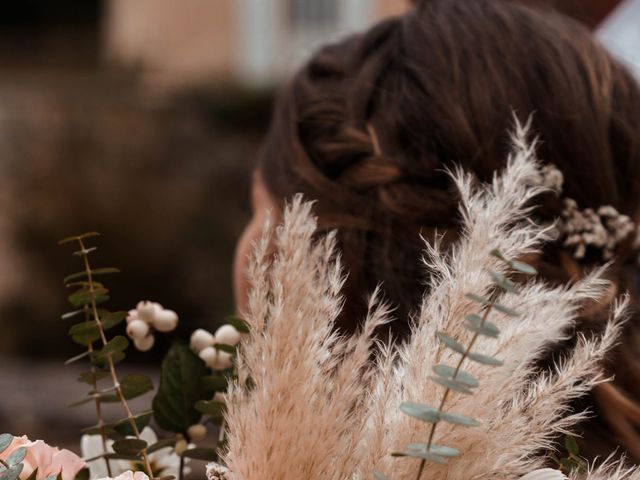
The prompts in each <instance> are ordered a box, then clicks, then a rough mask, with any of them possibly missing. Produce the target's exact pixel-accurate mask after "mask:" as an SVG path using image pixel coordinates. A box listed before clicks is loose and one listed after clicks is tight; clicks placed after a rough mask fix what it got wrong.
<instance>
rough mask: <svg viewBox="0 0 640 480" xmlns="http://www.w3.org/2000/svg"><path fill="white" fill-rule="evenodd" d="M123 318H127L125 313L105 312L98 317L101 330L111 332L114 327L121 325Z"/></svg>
mask: <svg viewBox="0 0 640 480" xmlns="http://www.w3.org/2000/svg"><path fill="white" fill-rule="evenodd" d="M125 318H127V312H105V313H104V314H102V315H100V322H101V323H102V329H103V330H105V331H107V330H111V329H112V328H113V327H115V326H116V325H119V324H120V323H122V321H123V320H124V319H125Z"/></svg>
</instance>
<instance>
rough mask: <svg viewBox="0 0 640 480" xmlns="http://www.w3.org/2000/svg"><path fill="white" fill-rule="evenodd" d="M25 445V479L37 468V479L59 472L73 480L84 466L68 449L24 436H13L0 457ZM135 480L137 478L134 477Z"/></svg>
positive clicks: (6, 456)
mask: <svg viewBox="0 0 640 480" xmlns="http://www.w3.org/2000/svg"><path fill="white" fill-rule="evenodd" d="M21 447H25V448H26V449H27V455H26V456H25V457H24V460H23V462H22V463H23V465H24V468H23V469H22V473H21V474H20V478H21V479H23V480H24V479H26V478H28V477H29V475H31V474H32V473H33V471H34V470H35V469H36V468H37V469H38V473H37V475H36V477H37V480H41V479H43V478H46V477H48V476H50V475H58V474H61V476H62V480H73V479H74V478H75V476H76V475H77V473H78V472H79V471H80V470H82V469H83V468H84V466H85V463H84V461H83V460H82V459H81V458H80V457H78V456H77V455H76V454H75V453H73V452H70V451H69V450H60V449H58V448H56V447H51V446H49V445H47V444H46V443H44V442H43V441H42V440H36V441H35V442H32V441H31V440H29V439H28V438H27V437H26V436H24V435H23V436H22V437H13V440H12V442H11V444H10V445H9V447H8V448H7V449H6V450H5V451H4V452H2V453H0V459H2V460H6V459H7V458H8V457H9V455H11V454H12V453H13V452H15V451H16V450H17V449H19V448H21ZM136 480H137V479H136Z"/></svg>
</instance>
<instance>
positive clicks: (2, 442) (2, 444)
mask: <svg viewBox="0 0 640 480" xmlns="http://www.w3.org/2000/svg"><path fill="white" fill-rule="evenodd" d="M12 441H13V435H11V434H10V433H3V434H1V435H0V453H2V452H4V451H5V450H6V449H7V448H8V447H9V445H11V442H12Z"/></svg>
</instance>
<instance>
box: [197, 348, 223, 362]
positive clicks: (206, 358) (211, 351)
mask: <svg viewBox="0 0 640 480" xmlns="http://www.w3.org/2000/svg"><path fill="white" fill-rule="evenodd" d="M198 356H199V357H200V358H201V359H202V361H203V362H204V363H206V364H207V366H209V365H210V364H212V363H213V362H215V360H216V357H217V356H218V351H217V350H216V349H215V348H213V347H205V348H203V349H202V350H200V353H198Z"/></svg>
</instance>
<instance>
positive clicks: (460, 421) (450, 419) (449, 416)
mask: <svg viewBox="0 0 640 480" xmlns="http://www.w3.org/2000/svg"><path fill="white" fill-rule="evenodd" d="M440 418H441V419H442V420H443V421H444V422H447V423H452V424H454V425H462V426H465V427H475V426H478V425H480V422H479V421H477V420H476V419H474V418H471V417H468V416H466V415H461V414H459V413H451V412H440Z"/></svg>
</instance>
